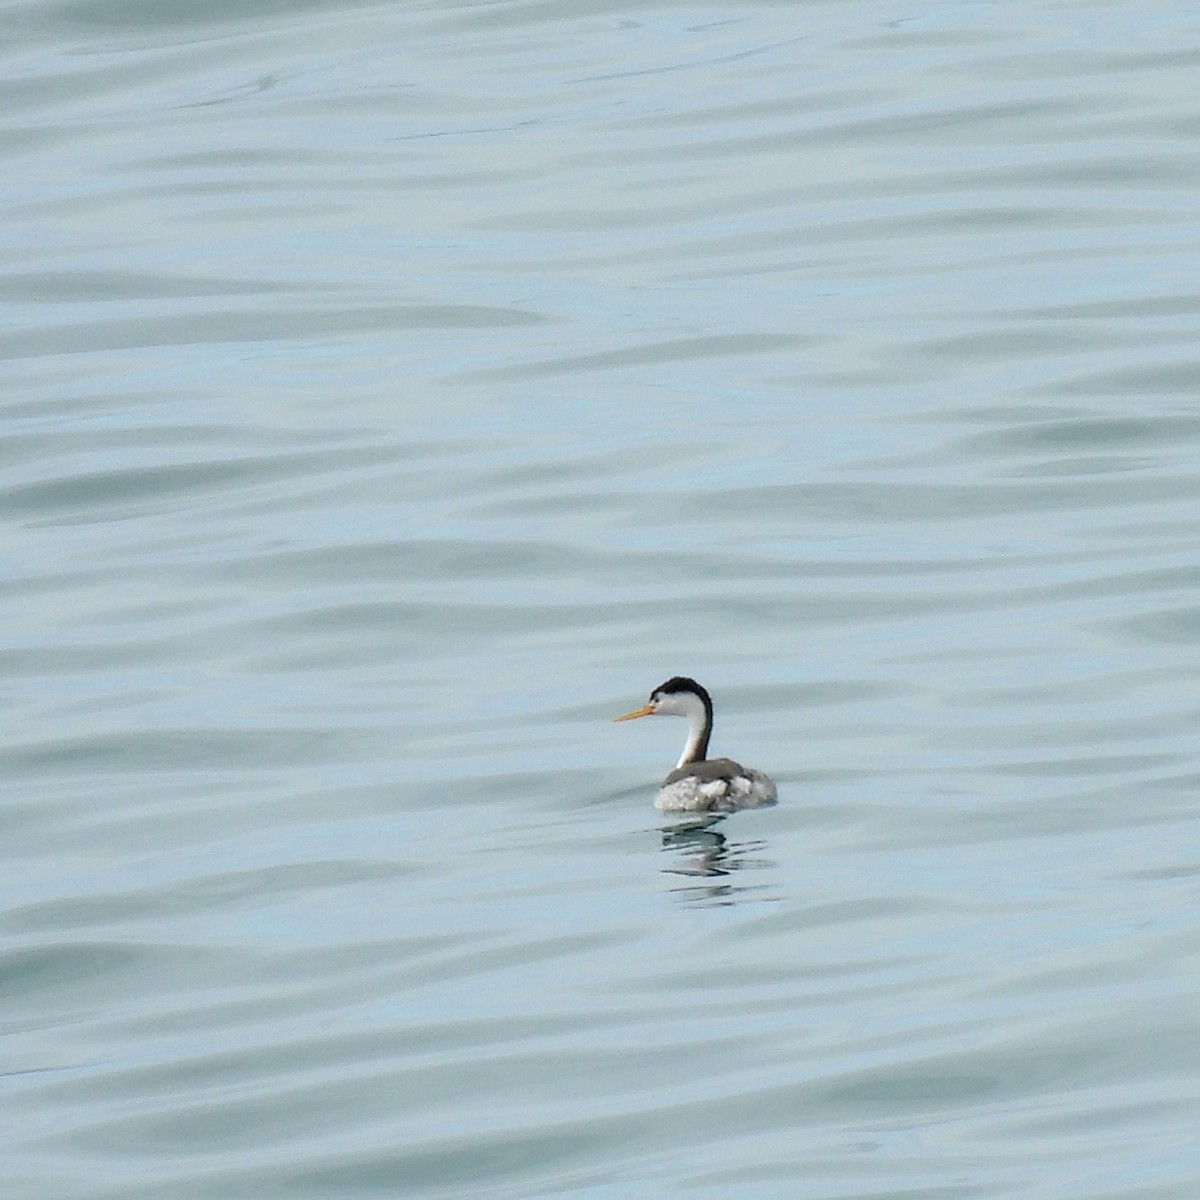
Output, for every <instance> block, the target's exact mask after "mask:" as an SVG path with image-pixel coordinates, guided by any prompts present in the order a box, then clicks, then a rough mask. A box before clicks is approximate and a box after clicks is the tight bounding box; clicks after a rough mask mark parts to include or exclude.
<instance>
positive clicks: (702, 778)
mask: <svg viewBox="0 0 1200 1200" xmlns="http://www.w3.org/2000/svg"><path fill="white" fill-rule="evenodd" d="M656 714H658V715H664V714H665V715H669V716H675V717H687V719H688V739H687V742H686V743H685V744H684V747H683V753H682V754H681V755H680V756H679V762H678V763H677V764H676V766H675V770H673V771H672V772H671V773H670V775H668V776H667V777H666V779H664V780H663V784H662V787H661V788H659V791H658V795H657V796H655V798H654V807H655V808H657V809H658V810H659V811H660V812H733V811H734V810H735V809H739V808H760V807H762V806H763V805H765V804H774V803H775V784H774V783H773V782H772V780H771V779H770V778H768V776H766V775H764V774H763V773H762V772H761V771H756V770H754V768H753V767H743V766H742V765H741V764H740V763H735V762H734V761H733V759H731V758H706V757H705V755H707V754H708V739H709V738H710V737H711V736H712V727H713V706H712V697H711V696H709V694H708V692H706V691H705V690H704V688H702V687H701V686H700V685H699V684H698V683H697V682H696V681H695V680H694V679H688V678H686V677H685V676H683V675H676V676H675V677H674V678H672V679H668V680H667V682H666V683H660V684H659V685H658V687H656V688H655V689H654V691H652V692H651V693H650V699H649V701H647V703H646V704H644V705H643V706H642V707H641V708H635V709H634V710H633V712H627V713H625V714H624V715H623V716H620V717H614V718H613V720H614V721H632V720H633V719H634V717H650V716H654V715H656Z"/></svg>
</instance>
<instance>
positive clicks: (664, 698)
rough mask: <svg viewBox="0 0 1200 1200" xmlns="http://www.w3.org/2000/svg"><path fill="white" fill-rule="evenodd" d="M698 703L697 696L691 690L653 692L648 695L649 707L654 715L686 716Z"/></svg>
mask: <svg viewBox="0 0 1200 1200" xmlns="http://www.w3.org/2000/svg"><path fill="white" fill-rule="evenodd" d="M699 704H700V700H699V697H697V696H693V695H692V694H691V692H655V693H654V695H653V696H651V697H650V707H651V708H652V709H654V715H655V716H656V717H662V716H666V717H686V716H690V715H691V712H692V709H693V708H695V707H696V706H697V705H699Z"/></svg>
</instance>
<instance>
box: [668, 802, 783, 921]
mask: <svg viewBox="0 0 1200 1200" xmlns="http://www.w3.org/2000/svg"><path fill="white" fill-rule="evenodd" d="M727 818H728V814H725V813H708V814H705V815H704V816H698V817H696V818H695V819H691V820H686V821H680V822H676V823H673V824H671V825H662V826H660V827H659V832H660V833H661V834H662V848H663V851H664V852H665V853H669V854H671V855H672V856H673V857H672V861H671V864H670V866H667V867H664V868H663V874H664V875H682V876H685V877H689V878H692V879H696V880H702V881H703V882H697V883H694V884H687V885H684V886H676V887H672V888H671V891H672V892H673V893H674V894H675V895H676V896H678V897H679V899H680V900H682V901H684V902H685V903H688V904H737V903H739V902H741V901H745V900H750V899H755V900H767V899H773V898H774V897H769V896H764V895H762V894H761V893H762V892H764V891H765V890H766V889H767V887H768V885H767V884H765V883H755V884H750V883H740V882H735V881H734V880H735V878H736V877H737V875H738V872H741V871H761V870H765V869H767V868H770V867H774V866H775V863H774V862H773V861H771V860H770V859H768V858H762V857H760V855H761V853H762V851H763V850H765V849H766V847H767V843H766V842H765V841H763V840H762V839H761V838H755V839H752V840H746V841H731V840H730V839H729V838H728V837H726V835H725V833H724V831H723V830H722V829H721V828H720V826H721V825H723V824H724V823H725V821H726V820H727ZM751 893H755V894H754V895H751Z"/></svg>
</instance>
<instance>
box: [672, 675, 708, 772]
mask: <svg viewBox="0 0 1200 1200" xmlns="http://www.w3.org/2000/svg"><path fill="white" fill-rule="evenodd" d="M683 709H684V715H685V716H686V717H687V719H688V739H687V741H686V742H685V743H684V747H683V753H682V754H681V755H680V756H679V761H678V762H677V763H676V764H675V769H676V770H679V768H680V767H686V766H687V765H688V763H694V762H703V761H704V760H705V759H706V758H707V757H708V739H709V738H710V737H711V736H712V714H711V713H710V712H708V711H707V710H706V709H705V707H704V702H703V701H702V700H701V699H700V697H699V696H693V695H692V694H691V693H690V692H688V693H685V698H684V701H683Z"/></svg>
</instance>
